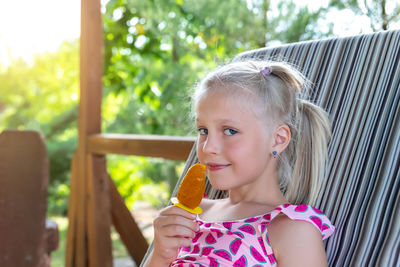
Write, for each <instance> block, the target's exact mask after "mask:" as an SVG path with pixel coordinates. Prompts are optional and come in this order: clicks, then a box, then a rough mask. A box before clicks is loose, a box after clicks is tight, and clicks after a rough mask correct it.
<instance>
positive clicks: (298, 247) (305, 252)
mask: <svg viewBox="0 0 400 267" xmlns="http://www.w3.org/2000/svg"><path fill="white" fill-rule="evenodd" d="M268 236H269V240H270V242H271V247H272V249H273V251H274V255H275V258H276V261H277V263H278V266H279V267H288V266H297V267H302V266H304V267H305V266H307V267H324V266H326V267H327V266H328V263H327V260H326V254H325V248H324V245H323V242H322V238H321V233H320V232H319V231H318V229H316V228H315V226H314V225H312V224H310V223H308V222H304V221H294V220H291V219H289V218H288V217H287V216H285V215H280V216H278V217H277V218H275V219H274V220H273V221H272V222H271V224H270V226H269V228H268Z"/></svg>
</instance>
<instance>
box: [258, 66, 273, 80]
mask: <svg viewBox="0 0 400 267" xmlns="http://www.w3.org/2000/svg"><path fill="white" fill-rule="evenodd" d="M260 73H261V74H262V76H264V77H265V78H267V76H268V75H270V74H271V73H272V68H271V67H270V66H267V67H264V68H263V69H262V70H260Z"/></svg>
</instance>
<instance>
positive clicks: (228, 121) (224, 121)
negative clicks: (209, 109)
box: [196, 118, 239, 124]
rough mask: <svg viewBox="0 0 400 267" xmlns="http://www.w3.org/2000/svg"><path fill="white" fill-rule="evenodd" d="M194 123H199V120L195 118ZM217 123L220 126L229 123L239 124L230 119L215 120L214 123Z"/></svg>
mask: <svg viewBox="0 0 400 267" xmlns="http://www.w3.org/2000/svg"><path fill="white" fill-rule="evenodd" d="M196 122H201V120H200V119H199V118H196ZM216 122H217V123H220V124H226V123H227V124H231V123H233V124H239V122H238V121H235V120H231V119H217V121H216Z"/></svg>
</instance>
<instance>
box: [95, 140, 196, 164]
mask: <svg viewBox="0 0 400 267" xmlns="http://www.w3.org/2000/svg"><path fill="white" fill-rule="evenodd" d="M195 140H196V139H195V138H194V137H179V136H162V135H134V134H96V135H92V136H90V137H89V142H88V150H89V151H90V152H91V153H94V154H100V155H105V154H121V155H136V156H145V157H160V158H165V159H173V160H186V159H187V157H188V156H189V153H190V151H191V149H192V147H193V145H194V143H195Z"/></svg>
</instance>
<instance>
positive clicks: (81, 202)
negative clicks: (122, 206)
mask: <svg viewBox="0 0 400 267" xmlns="http://www.w3.org/2000/svg"><path fill="white" fill-rule="evenodd" d="M100 7H101V5H100V0H82V1H81V37H80V101H79V120H78V149H77V154H76V176H75V181H74V183H75V184H74V188H75V189H71V194H72V195H73V196H74V197H76V199H75V200H74V201H73V202H72V203H71V204H72V205H75V206H74V207H70V209H72V210H73V212H71V213H70V214H69V221H70V222H72V224H73V226H72V227H73V228H75V229H72V234H71V235H72V237H71V236H69V238H68V242H72V247H71V245H69V244H67V247H69V251H68V253H72V254H69V255H67V257H66V267H87V266H95V265H94V264H95V263H96V262H100V265H98V266H108V265H104V264H108V263H109V262H111V264H112V258H110V259H106V260H104V258H105V257H109V255H110V254H111V252H109V251H102V249H104V248H105V249H108V248H111V237H110V236H106V235H107V233H108V232H107V231H106V230H105V231H104V232H103V230H104V229H103V228H105V226H104V225H98V224H94V223H92V222H90V221H89V222H88V221H87V220H88V218H90V216H92V217H96V216H97V215H96V214H102V215H104V216H105V217H104V218H102V220H104V221H105V222H110V220H111V219H110V218H111V214H110V212H109V209H108V208H109V207H107V206H104V207H103V206H101V205H98V206H96V210H95V211H93V210H88V209H87V208H88V207H89V208H90V209H92V208H93V205H92V204H90V203H89V204H88V203H87V201H88V198H95V199H96V198H97V197H98V194H97V192H98V191H97V190H98V188H99V186H101V185H100V184H97V183H101V181H102V180H101V177H92V179H91V180H89V181H88V177H90V175H92V176H93V175H94V176H96V175H98V174H97V173H96V172H93V170H92V169H91V168H92V167H93V166H88V163H91V164H94V165H96V166H97V168H100V169H105V166H101V164H104V165H105V162H104V163H103V162H101V163H98V162H97V163H94V161H93V160H92V159H90V160H88V157H89V158H90V156H91V155H90V152H89V151H88V149H87V143H88V137H89V136H90V135H93V134H98V133H100V132H101V98H102V76H103V51H102V50H103V25H102V18H101V16H102V14H101V9H100ZM71 182H72V181H71ZM89 183H94V184H89ZM88 186H89V188H88ZM89 189H91V190H89ZM72 190H74V192H73V191H72ZM100 195H102V194H100ZM105 198H106V199H101V203H103V202H105V203H106V202H107V201H109V199H108V198H109V195H108V194H105ZM107 209H108V210H107ZM74 210H75V212H74ZM106 210H107V211H108V214H107V213H106ZM93 212H95V213H94V214H93ZM92 227H95V229H92ZM97 227H99V228H97ZM108 227H111V225H109V226H108ZM102 229H103V230H102ZM93 240H102V242H104V244H102V245H101V246H95V247H94V248H92V247H91V246H93V244H94V242H93ZM88 251H91V253H90V254H89V253H88ZM93 251H96V253H93ZM103 260H104V262H101V261H103Z"/></svg>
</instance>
